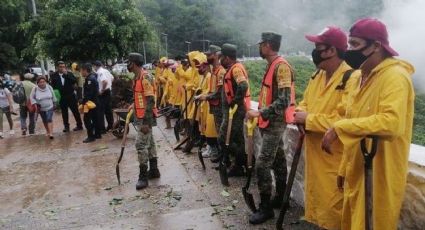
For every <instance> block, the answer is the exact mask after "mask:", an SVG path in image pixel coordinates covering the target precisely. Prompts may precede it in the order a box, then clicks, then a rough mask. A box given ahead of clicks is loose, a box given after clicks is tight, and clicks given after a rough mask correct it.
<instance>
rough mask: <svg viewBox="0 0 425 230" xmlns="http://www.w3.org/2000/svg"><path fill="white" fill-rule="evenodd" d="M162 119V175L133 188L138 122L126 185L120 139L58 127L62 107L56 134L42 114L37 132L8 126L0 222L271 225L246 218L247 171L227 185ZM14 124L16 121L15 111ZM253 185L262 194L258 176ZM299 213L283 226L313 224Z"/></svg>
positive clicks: (1, 146) (31, 225) (1, 158)
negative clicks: (88, 136)
mask: <svg viewBox="0 0 425 230" xmlns="http://www.w3.org/2000/svg"><path fill="white" fill-rule="evenodd" d="M70 120H71V122H73V117H72V115H71V116H70ZM158 123H159V127H156V128H154V136H155V139H156V145H157V151H158V157H159V168H160V171H161V178H160V179H157V180H151V181H149V182H150V186H149V188H148V189H146V190H143V191H136V190H135V184H136V182H137V177H138V163H137V156H136V151H135V148H134V140H135V130H134V128H133V127H131V130H130V134H129V139H128V141H127V145H126V151H125V154H124V158H123V161H122V162H121V164H120V166H121V167H120V168H121V182H122V185H121V186H118V184H117V179H116V175H115V163H116V160H117V157H118V153H119V151H120V140H119V139H117V138H115V137H114V136H112V135H111V134H110V133H108V134H106V135H104V136H103V138H102V139H100V140H98V141H96V142H93V143H89V144H84V143H82V140H83V139H84V138H85V131H78V132H71V133H62V132H61V130H62V125H61V116H60V114H59V113H55V116H54V125H55V133H54V135H55V139H54V140H49V139H47V138H46V137H45V136H44V134H43V133H44V131H43V130H42V124H41V122H40V121H39V122H38V124H37V127H38V129H37V134H36V135H34V136H27V137H22V136H20V132H17V133H16V134H15V135H14V136H9V135H8V134H7V132H6V135H5V139H2V140H0V202H1V205H0V228H1V229H203V230H204V229H274V221H275V220H271V221H268V222H266V223H265V224H263V225H259V226H252V225H249V224H248V216H249V214H250V211H249V209H248V208H247V206H246V205H245V203H244V201H243V197H242V193H241V187H242V186H243V184H244V182H245V179H244V178H237V179H235V178H230V183H231V186H230V187H228V188H225V187H223V186H222V185H221V184H220V179H219V176H218V172H217V171H215V170H214V169H212V168H213V167H214V166H215V164H212V163H211V162H210V161H209V160H208V159H205V163H206V166H207V169H206V170H205V171H204V170H202V167H201V165H200V163H199V160H198V158H197V155H196V154H195V151H196V149H194V150H193V152H194V153H193V154H189V155H187V154H184V153H182V152H181V151H173V150H172V146H173V145H174V144H175V138H174V136H173V132H172V130H166V129H164V127H163V125H164V123H163V122H161V120H159V122H158ZM71 124H72V123H71ZM4 125H5V127H6V124H4ZM15 127H16V128H15V130H18V129H19V128H18V127H19V122H18V120H17V117H15ZM71 127H72V125H71ZM251 191H252V192H253V194H254V195H255V197H256V200H257V202H258V199H259V197H258V192H257V191H256V186H255V179H254V180H253V183H252V184H251ZM276 214H277V210H276ZM300 216H302V209H301V208H299V207H296V206H295V205H294V207H293V208H292V209H291V210H290V213H289V215H288V218H287V219H286V220H285V229H315V228H314V227H313V226H311V225H308V224H306V223H305V222H303V221H300ZM291 223H292V224H291Z"/></svg>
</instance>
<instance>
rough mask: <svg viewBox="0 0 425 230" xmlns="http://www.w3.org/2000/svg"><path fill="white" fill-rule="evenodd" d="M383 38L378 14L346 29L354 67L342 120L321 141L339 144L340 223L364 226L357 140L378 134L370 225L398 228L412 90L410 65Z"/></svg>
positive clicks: (348, 54) (347, 229)
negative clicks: (374, 17)
mask: <svg viewBox="0 0 425 230" xmlns="http://www.w3.org/2000/svg"><path fill="white" fill-rule="evenodd" d="M397 55H398V53H397V52H396V51H395V50H394V49H392V48H391V47H390V45H389V42H388V34H387V30H386V26H385V25H384V24H383V23H382V22H380V21H379V20H377V19H370V18H367V19H361V20H359V21H357V22H356V23H355V24H354V25H353V26H352V27H351V29H350V34H349V49H348V51H347V52H346V56H345V61H346V62H347V64H349V65H350V66H351V67H353V68H354V69H360V71H359V74H357V75H353V76H352V78H353V79H352V80H353V84H352V87H351V88H350V89H349V97H348V99H347V111H346V119H342V120H340V121H337V122H336V123H334V125H333V127H332V128H330V129H329V130H328V131H327V132H326V134H325V136H324V137H323V141H322V148H323V149H325V150H326V151H327V152H331V153H333V152H334V150H333V149H332V147H333V146H332V144H333V143H334V142H336V141H337V140H339V141H341V142H342V144H343V145H344V152H343V157H342V163H341V165H340V169H339V172H338V174H339V175H340V176H341V177H343V178H345V182H344V184H343V189H344V203H343V210H342V226H341V229H344V230H350V229H353V230H357V229H364V228H365V193H364V189H365V188H364V163H363V162H364V159H363V155H362V152H361V149H360V141H361V140H362V139H363V138H365V137H366V136H368V135H376V136H378V139H379V140H378V146H377V152H376V155H375V157H374V159H373V179H372V181H373V217H372V221H373V227H374V229H377V230H381V229H384V230H395V229H397V224H398V218H399V215H400V209H401V205H402V201H403V198H404V191H405V187H406V178H407V170H408V155H409V149H410V141H411V138H412V125H413V113H414V109H413V106H414V98H415V94H414V89H413V85H412V80H411V74H412V73H413V72H414V68H413V66H411V65H410V64H409V63H407V62H405V61H402V60H399V59H396V58H394V56H397Z"/></svg>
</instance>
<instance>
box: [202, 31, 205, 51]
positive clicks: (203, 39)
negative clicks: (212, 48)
mask: <svg viewBox="0 0 425 230" xmlns="http://www.w3.org/2000/svg"><path fill="white" fill-rule="evenodd" d="M202 52H205V33H204V30H203V29H202Z"/></svg>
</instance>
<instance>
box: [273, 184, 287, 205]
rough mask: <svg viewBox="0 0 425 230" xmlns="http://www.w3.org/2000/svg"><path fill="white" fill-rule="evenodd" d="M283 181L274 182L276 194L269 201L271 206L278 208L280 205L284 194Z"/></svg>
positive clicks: (284, 185)
mask: <svg viewBox="0 0 425 230" xmlns="http://www.w3.org/2000/svg"><path fill="white" fill-rule="evenodd" d="M285 188H286V184H285V182H279V183H278V182H276V194H275V196H274V197H273V199H272V201H271V205H272V208H274V209H280V208H281V207H282V202H283V195H284V194H285Z"/></svg>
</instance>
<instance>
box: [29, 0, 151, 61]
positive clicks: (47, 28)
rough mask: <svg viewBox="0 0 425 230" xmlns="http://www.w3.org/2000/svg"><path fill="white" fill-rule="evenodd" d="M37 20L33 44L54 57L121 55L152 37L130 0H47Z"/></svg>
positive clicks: (94, 57) (103, 58) (84, 58)
mask: <svg viewBox="0 0 425 230" xmlns="http://www.w3.org/2000/svg"><path fill="white" fill-rule="evenodd" d="M38 23H39V25H40V29H39V30H38V32H37V34H36V42H35V45H36V47H37V48H40V51H44V52H45V53H46V55H47V56H48V57H50V58H53V59H54V60H59V59H64V60H82V61H87V60H96V59H101V60H105V59H107V58H113V57H122V56H125V55H127V54H128V53H129V52H131V51H134V50H136V49H137V46H138V44H139V43H140V42H141V41H146V40H150V39H152V35H151V34H150V30H149V27H148V24H147V22H146V20H145V17H144V16H143V14H142V13H141V12H140V11H138V10H137V9H135V5H134V4H132V1H123V0H112V1H111V0H109V1H106V0H91V1H86V0H66V1H65V0H56V1H48V3H47V5H46V8H45V10H44V12H43V14H41V15H40V16H39V18H38Z"/></svg>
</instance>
